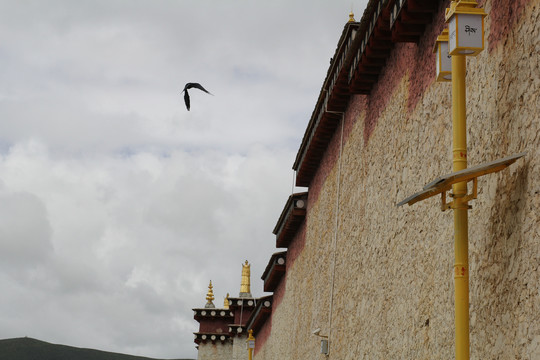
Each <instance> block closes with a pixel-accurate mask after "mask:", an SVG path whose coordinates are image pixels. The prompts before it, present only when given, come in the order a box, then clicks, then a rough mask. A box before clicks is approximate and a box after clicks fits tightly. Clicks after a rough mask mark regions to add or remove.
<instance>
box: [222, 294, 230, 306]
mask: <svg viewBox="0 0 540 360" xmlns="http://www.w3.org/2000/svg"><path fill="white" fill-rule="evenodd" d="M223 308H224V309H228V308H229V293H227V296H225V300H223Z"/></svg>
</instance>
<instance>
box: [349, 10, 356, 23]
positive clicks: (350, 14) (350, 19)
mask: <svg viewBox="0 0 540 360" xmlns="http://www.w3.org/2000/svg"><path fill="white" fill-rule="evenodd" d="M349 22H356V20H354V13H353V12H352V10H351V12H350V13H349Z"/></svg>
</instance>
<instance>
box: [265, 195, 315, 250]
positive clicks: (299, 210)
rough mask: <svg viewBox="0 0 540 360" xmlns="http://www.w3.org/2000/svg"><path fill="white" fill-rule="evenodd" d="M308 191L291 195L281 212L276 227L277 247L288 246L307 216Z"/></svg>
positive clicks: (274, 232)
mask: <svg viewBox="0 0 540 360" xmlns="http://www.w3.org/2000/svg"><path fill="white" fill-rule="evenodd" d="M307 201H308V193H307V192H302V193H296V194H292V195H291V196H289V198H288V199H287V203H286V204H285V207H284V208H283V211H282V212H281V215H280V217H279V220H278V222H277V224H276V226H275V227H274V231H273V234H275V235H276V247H278V248H282V247H288V246H289V244H290V243H291V241H292V239H293V238H294V235H295V234H296V232H297V231H298V229H299V228H300V225H301V224H302V222H303V221H304V218H305V217H306V208H307Z"/></svg>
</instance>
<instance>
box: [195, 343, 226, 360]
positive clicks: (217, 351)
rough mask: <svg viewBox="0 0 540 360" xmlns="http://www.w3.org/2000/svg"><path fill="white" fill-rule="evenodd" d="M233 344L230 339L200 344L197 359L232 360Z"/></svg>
mask: <svg viewBox="0 0 540 360" xmlns="http://www.w3.org/2000/svg"><path fill="white" fill-rule="evenodd" d="M231 359H232V344H231V342H229V341H226V342H224V343H222V342H221V341H216V342H215V343H214V344H212V342H210V341H209V342H207V343H201V344H199V351H198V355H197V360H231Z"/></svg>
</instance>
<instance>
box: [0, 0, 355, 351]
mask: <svg viewBox="0 0 540 360" xmlns="http://www.w3.org/2000/svg"><path fill="white" fill-rule="evenodd" d="M0 5H1V6H2V12H0V63H2V67H1V68H0V269H1V270H2V271H1V272H0V286H1V287H2V289H3V294H4V296H2V298H0V309H1V310H2V311H1V312H0V313H1V314H2V315H0V338H8V337H18V336H25V335H26V336H32V337H36V338H39V339H42V340H45V341H51V342H56V343H62V344H67V345H72V346H81V347H92V348H98V349H103V350H109V351H115V352H126V353H132V354H135V355H141V356H150V357H163V358H167V357H168V358H178V357H195V356H196V352H195V347H194V343H193V337H192V334H191V333H192V332H194V331H196V330H197V323H196V322H195V321H194V320H193V313H192V311H191V308H193V307H199V306H203V305H204V303H205V299H204V298H205V294H206V291H207V285H208V281H209V280H210V279H211V280H212V281H213V284H214V292H215V295H216V300H215V302H216V304H218V305H220V304H221V301H222V300H223V297H224V296H225V294H226V293H227V292H229V293H231V295H233V296H234V295H236V292H237V291H239V287H240V275H241V264H242V263H243V262H244V261H245V260H246V259H248V260H249V261H250V262H251V264H252V267H251V270H252V278H251V281H252V292H253V293H254V294H255V295H262V293H263V291H262V282H261V281H260V280H259V277H260V276H261V274H262V272H263V271H264V268H265V266H266V264H267V262H268V259H269V257H270V255H271V253H272V252H274V251H275V237H274V236H273V235H272V233H271V231H272V229H273V227H274V225H275V222H276V221H277V219H278V217H279V214H280V212H281V209H282V207H283V206H284V204H285V201H286V199H287V197H288V195H289V194H290V193H291V191H292V190H293V186H292V175H293V174H292V171H291V167H292V163H293V161H294V158H295V154H296V151H297V150H298V147H299V145H300V141H301V139H302V136H303V134H304V130H305V126H306V124H307V122H308V121H309V117H310V115H311V113H312V111H313V106H314V104H315V101H316V98H317V96H318V93H319V91H320V87H321V85H322V82H323V80H324V75H325V74H326V70H327V67H328V63H329V59H330V57H331V56H332V55H333V53H334V51H335V47H336V43H337V40H338V38H339V36H340V34H341V31H342V29H343V25H344V24H345V21H346V20H347V19H348V16H347V15H348V12H349V11H350V5H351V4H350V2H347V3H345V2H342V1H338V2H327V1H322V0H317V1H312V2H310V3H309V4H308V3H306V2H304V1H284V0H279V1H275V2H263V1H249V2H246V1H240V0H233V1H228V2H223V1H210V0H202V1H201V0H197V1H195V0H182V1H170V0H162V1H145V0H142V1H131V2H129V4H128V3H127V2H126V1H120V0H113V1H110V0H107V1H104V0H103V1H102V0H99V1H77V2H73V1H63V0H52V1H47V2H46V3H45V2H42V1H25V2H13V1H4V0H0ZM364 6H365V1H361V2H358V4H355V10H356V12H357V13H358V14H360V12H361V10H363V8H364ZM357 7H358V9H356V8H357ZM359 18H360V16H357V19H359ZM192 81H195V82H200V83H201V84H203V85H204V86H205V87H206V88H207V89H208V90H209V91H210V92H212V93H213V94H214V96H210V95H207V94H205V93H202V92H196V91H193V92H191V93H190V95H191V97H192V108H191V111H189V112H188V111H186V109H185V107H184V104H183V99H182V96H181V93H180V92H181V90H182V88H183V86H184V84H185V83H186V82H192Z"/></svg>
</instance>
